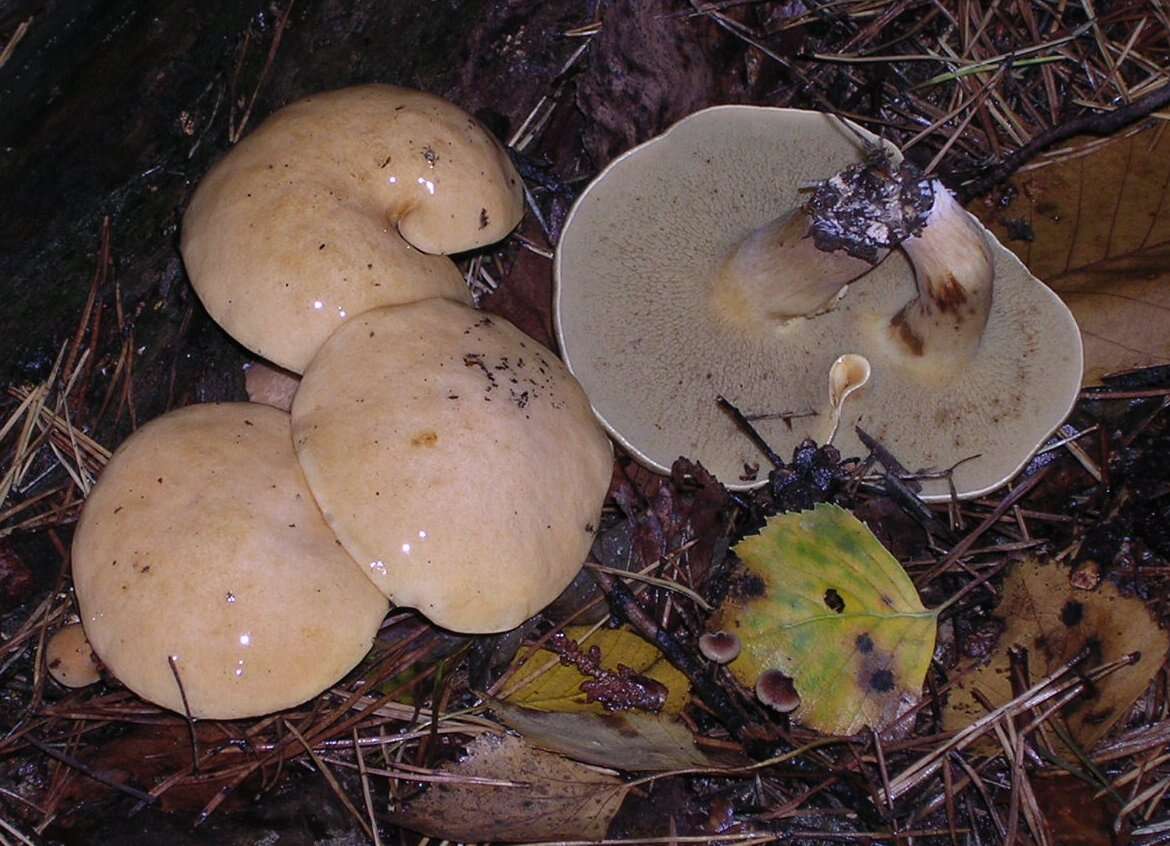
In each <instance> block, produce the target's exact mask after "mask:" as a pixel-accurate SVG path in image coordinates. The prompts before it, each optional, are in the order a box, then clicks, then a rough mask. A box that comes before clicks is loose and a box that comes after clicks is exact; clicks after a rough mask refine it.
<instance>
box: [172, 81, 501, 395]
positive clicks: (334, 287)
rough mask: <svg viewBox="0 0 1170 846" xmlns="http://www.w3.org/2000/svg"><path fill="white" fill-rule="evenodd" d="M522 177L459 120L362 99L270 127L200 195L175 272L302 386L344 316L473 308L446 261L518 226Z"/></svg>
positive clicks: (392, 101) (372, 90)
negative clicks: (396, 308)
mask: <svg viewBox="0 0 1170 846" xmlns="http://www.w3.org/2000/svg"><path fill="white" fill-rule="evenodd" d="M522 212H523V196H522V186H521V183H520V178H519V176H518V175H517V174H516V171H515V169H514V168H513V167H512V164H511V162H510V161H509V160H508V157H507V154H506V153H505V151H504V149H503V148H502V147H501V146H500V144H499V143H498V142H497V141H496V140H495V139H494V138H493V137H492V136H491V134H490V133H488V132H487V131H486V130H485V129H484V128H483V127H482V126H480V125H479V124H478V123H477V122H476V121H475V119H474V118H472V117H470V116H469V115H467V114H466V113H465V112H463V111H462V110H461V109H459V108H457V107H456V106H454V105H452V104H450V103H448V102H446V101H444V100H441V99H439V98H438V97H433V96H431V95H429V94H424V93H422V92H418V91H410V90H407V89H403V88H396V87H394V86H390V85H363V86H358V87H354V88H346V89H342V90H340V91H333V92H329V93H324V94H318V95H314V96H311V97H306V98H304V99H303V100H299V101H297V102H295V103H293V104H291V105H289V106H286V107H284V108H283V109H281V110H280V111H278V112H276V113H275V114H273V115H272V116H271V117H269V118H268V119H267V120H266V121H265V122H264V123H263V124H261V125H260V126H259V127H258V128H257V129H256V130H255V131H253V132H252V133H251V134H249V135H248V136H247V137H245V138H244V139H243V140H242V141H240V143H238V144H237V145H236V146H235V147H234V148H232V150H231V151H230V152H229V153H228V154H227V155H226V156H224V158H223V159H221V160H220V161H219V162H218V163H217V164H216V165H215V166H214V167H213V168H212V169H211V171H210V172H209V173H208V174H207V175H206V176H205V177H204V178H203V180H202V181H201V182H200V183H199V187H198V189H197V190H196V191H195V194H194V196H193V197H192V199H191V204H190V206H189V207H188V208H187V211H186V213H185V215H184V217H183V234H182V251H183V261H184V263H185V264H186V267H187V273H188V274H189V276H190V277H191V282H192V284H193V285H194V287H195V290H196V292H197V293H198V294H199V297H200V299H201V300H202V301H203V303H204V305H205V306H206V307H207V310H208V312H209V313H210V314H211V316H212V317H213V318H214V319H215V320H216V322H217V323H219V324H220V325H221V326H223V327H224V329H226V330H227V331H228V332H229V333H230V334H231V335H232V336H233V337H234V338H235V339H236V340H238V341H239V342H240V343H242V344H243V345H244V346H246V347H248V348H249V349H251V350H252V351H253V352H255V353H256V354H257V355H260V356H263V357H264V358H266V359H268V360H269V361H272V362H274V363H276V364H277V365H279V366H281V367H283V368H285V369H287V370H291V371H294V372H296V373H300V372H301V371H302V370H304V368H305V366H306V365H307V364H308V363H309V359H311V358H312V356H313V353H315V352H316V350H317V348H318V347H320V346H321V344H322V343H323V342H324V340H325V338H327V337H328V336H329V334H330V333H331V332H332V331H333V330H334V329H335V328H336V327H337V326H338V324H340V323H341V322H343V321H344V320H345V319H346V318H347V317H351V316H353V315H356V314H360V313H361V312H363V311H367V310H369V309H371V308H375V307H377V306H382V305H391V304H396V303H406V302H413V301H415V300H420V299H425V298H428V297H447V298H449V299H452V300H455V301H457V302H469V301H470V299H469V297H470V295H469V293H468V290H467V286H466V285H465V284H464V281H463V278H462V276H461V275H460V273H459V271H458V269H457V268H456V267H455V264H454V263H453V262H452V261H451V260H450V259H449V258H446V254H448V253H455V252H463V251H466V250H472V249H475V248H478V247H482V246H484V245H486V244H490V243H492V242H494V241H497V240H499V239H500V238H502V237H503V236H504V235H506V234H507V233H508V232H509V231H510V230H511V229H512V227H514V226H515V225H516V223H517V222H518V221H519V220H520V216H521V213H522Z"/></svg>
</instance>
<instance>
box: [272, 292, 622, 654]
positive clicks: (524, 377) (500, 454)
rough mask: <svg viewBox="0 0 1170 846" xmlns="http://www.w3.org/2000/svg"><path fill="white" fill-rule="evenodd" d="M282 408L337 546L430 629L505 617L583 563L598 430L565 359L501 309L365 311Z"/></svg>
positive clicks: (526, 609) (601, 459)
mask: <svg viewBox="0 0 1170 846" xmlns="http://www.w3.org/2000/svg"><path fill="white" fill-rule="evenodd" d="M292 419H293V436H294V443H295V446H296V451H297V455H298V457H299V458H300V461H301V466H302V467H304V470H305V476H306V478H307V479H308V483H309V487H310V488H311V489H312V492H313V495H314V496H315V497H316V499H317V502H318V503H319V504H320V506H321V510H322V511H323V512H324V514H325V519H326V520H327V521H328V522H329V525H330V526H332V528H333V530H334V531H335V532H336V533H337V537H338V538H339V539H340V540H341V543H342V545H343V546H344V547H345V549H346V550H348V552H349V553H350V555H352V556H353V558H354V559H355V560H356V561H357V562H358V564H359V565H360V566H361V567H362V569H363V570H364V571H365V573H366V575H367V576H368V577H369V578H370V579H371V580H372V582H373V584H375V585H377V587H378V588H379V589H380V590H381V591H382V592H383V593H384V594H385V595H386V596H387V597H389V598H390V599H391V600H392V601H393V602H394V603H396V604H398V605H405V606H410V607H413V608H417V609H418V610H419V611H421V612H422V613H423V614H424V615H426V616H427V617H428V618H430V619H431V620H432V621H433V622H435V623H437V624H439V625H440V626H444V627H446V628H448V629H452V630H455V631H460V632H496V631H504V630H506V629H510V628H513V627H515V626H517V625H519V624H520V623H521V622H523V621H524V620H526V619H528V618H529V617H531V616H533V615H534V614H536V613H537V612H538V611H540V610H541V609H542V608H543V607H544V606H545V605H547V604H548V603H549V602H551V601H552V600H553V599H555V598H556V596H557V595H558V594H559V593H560V592H561V591H562V590H563V589H564V587H565V586H566V585H568V584H569V582H570V581H572V579H573V577H574V575H576V573H577V571H578V570H580V568H581V566H582V564H583V563H584V561H585V558H586V556H587V554H588V552H589V547H590V544H591V542H592V540H593V535H594V532H595V530H596V527H597V525H598V519H599V517H600V513H601V505H602V501H603V500H604V498H605V493H606V490H607V488H608V485H609V480H610V473H611V469H612V462H613V453H612V449H611V446H610V443H609V440H608V439H607V438H606V436H605V433H604V432H603V431H602V429H601V427H600V426H599V425H598V424H597V421H596V420H595V419H594V418H593V415H592V412H591V411H590V407H589V401H588V400H587V399H586V397H585V394H584V393H583V392H582V391H581V388H580V386H579V385H578V384H577V382H576V380H575V379H573V377H572V376H571V375H570V374H569V372H568V371H567V370H566V369H565V367H564V365H563V364H562V363H561V362H560V361H559V360H558V359H557V358H556V356H555V355H553V354H552V353H551V352H550V351H549V350H547V349H545V348H544V347H543V346H542V345H540V344H539V343H537V342H536V341H534V340H532V339H531V338H529V337H528V336H526V335H525V334H524V333H522V332H521V331H520V330H519V329H516V328H515V327H514V326H512V325H511V324H510V323H508V322H507V321H506V320H504V319H502V318H499V317H496V316H492V315H487V314H483V313H482V312H477V311H475V310H473V309H470V308H468V307H466V306H463V305H460V304H458V303H454V302H451V301H448V300H442V299H432V300H426V301H423V302H419V303H413V304H410V305H403V306H394V307H388V308H380V309H375V310H373V311H369V312H366V313H365V314H363V315H360V316H358V317H356V318H354V319H352V320H350V321H349V322H347V323H346V324H345V325H343V326H342V327H340V328H339V329H338V330H337V331H336V332H335V333H334V334H333V335H332V337H330V338H329V340H328V341H327V342H326V343H325V345H324V346H323V347H322V348H321V351H320V352H319V353H318V354H317V356H316V357H315V358H314V359H313V361H312V363H311V364H310V365H309V367H308V369H307V370H306V371H305V376H304V380H303V381H302V382H301V387H300V389H299V390H298V391H297V395H296V399H295V400H294V402H293V409H292Z"/></svg>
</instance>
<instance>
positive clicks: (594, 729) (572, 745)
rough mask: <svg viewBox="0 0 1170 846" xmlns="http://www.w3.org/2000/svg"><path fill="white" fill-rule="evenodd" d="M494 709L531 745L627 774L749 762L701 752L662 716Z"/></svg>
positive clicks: (677, 725) (685, 733)
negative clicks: (626, 772)
mask: <svg viewBox="0 0 1170 846" xmlns="http://www.w3.org/2000/svg"><path fill="white" fill-rule="evenodd" d="M492 710H493V711H494V712H495V714H496V716H497V717H499V718H500V720H501V721H502V722H503V723H504V725H506V726H508V728H510V729H513V730H515V731H518V732H520V734H522V735H524V737H525V738H526V739H527V740H528V741H529V742H530V743H532V744H534V745H535V746H539V747H540V748H541V749H548V750H550V751H552V752H557V753H559V754H561V755H567V756H569V757H570V758H575V759H576V760H578V761H584V762H586V763H588V764H597V765H598V766H604V767H612V768H613V769H618V770H626V771H628V772H666V771H667V770H681V769H686V768H688V767H721V766H723V767H726V766H736V765H742V764H745V763H747V761H746V760H738V759H733V758H731V756H724V755H719V756H715V755H710V754H708V753H706V752H704V751H703V750H701V749H699V748H698V747H697V746H695V739H694V736H693V735H692V734H691V730H690V729H689V728H687V727H686V726H685V725H683V724H682V723H680V722H678V721H677V720H675V719H673V718H671V717H668V716H665V715H663V714H643V713H638V712H628V713H624V714H592V713H580V712H578V713H557V712H552V711H537V710H534V709H532V708H521V707H519V706H517V705H511V704H509V703H507V702H496V703H494V704H493V706H492Z"/></svg>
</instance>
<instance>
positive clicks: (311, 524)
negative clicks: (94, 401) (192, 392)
mask: <svg viewBox="0 0 1170 846" xmlns="http://www.w3.org/2000/svg"><path fill="white" fill-rule="evenodd" d="M73 579H74V587H75V590H76V593H77V602H78V605H79V607H80V610H81V619H82V623H83V624H84V626H85V633H86V635H87V636H88V638H89V641H90V643H91V644H92V646H93V649H94V652H95V653H96V654H97V655H98V657H99V658H100V659H101V661H102V663H103V664H104V665H105V666H106V668H107V669H108V670H109V671H110V672H111V673H112V674H113V675H114V676H115V677H116V678H117V679H118V680H119V681H121V682H122V683H123V684H125V685H126V686H127V687H128V688H130V689H131V690H133V691H134V692H135V693H137V694H138V695H139V696H141V697H142V698H144V699H147V700H149V701H151V702H154V703H156V704H158V705H161V706H163V707H165V708H169V709H171V710H173V711H177V712H179V713H184V712H186V711H187V709H188V708H189V712H190V714H191V716H193V717H201V718H212V719H234V718H240V717H251V716H257V715H260V714H267V713H270V712H273V711H278V710H280V709H283V708H288V707H291V706H294V705H298V704H300V703H301V702H304V701H305V700H307V699H309V698H311V697H313V696H315V695H316V694H318V693H319V692H321V691H322V690H324V689H325V688H327V687H328V686H330V685H331V684H334V683H335V682H336V681H338V680H339V679H340V678H341V677H342V676H344V675H345V674H346V673H347V672H349V670H350V669H352V668H353V667H354V666H355V665H356V664H357V663H358V662H359V661H360V660H361V659H362V658H363V657H364V656H365V654H366V653H367V652H368V651H369V648H370V646H371V644H372V643H373V639H374V636H375V635H376V633H377V631H378V627H379V625H380V624H381V621H382V619H383V617H384V616H385V613H386V610H387V607H388V606H387V602H386V600H385V598H384V597H383V596H382V595H381V594H380V593H379V592H378V591H377V590H375V589H374V588H373V587H372V586H371V585H370V583H369V580H368V579H366V578H365V577H364V576H363V575H362V574H361V572H360V571H359V570H358V568H357V567H356V566H355V565H354V562H353V560H352V559H351V558H350V557H349V556H348V555H347V554H346V553H345V550H343V549H342V548H341V546H340V545H339V544H338V542H337V539H336V538H335V537H334V535H333V533H332V532H331V531H330V530H329V527H328V526H327V525H326V524H325V521H324V519H323V518H322V516H321V512H320V510H319V509H318V508H317V505H316V503H315V502H314V500H313V496H312V494H311V493H310V492H309V489H308V487H307V486H306V485H305V480H304V475H303V474H302V472H301V469H300V466H299V465H298V464H297V460H296V456H295V454H294V452H293V448H292V438H291V436H290V432H289V416H288V415H287V414H285V413H284V412H281V411H278V410H276V409H274V408H270V407H268V406H263V405H256V404H252V403H225V404H206V405H195V406H189V407H186V408H182V409H179V410H177V411H173V412H170V413H168V414H166V415H163V416H162V417H160V418H157V419H156V420H153V421H151V422H150V423H147V424H146V425H145V426H143V427H142V428H140V429H139V430H138V431H137V432H135V433H134V434H133V435H131V436H130V438H129V439H127V440H126V441H125V443H123V444H122V446H120V447H119V448H118V450H117V451H116V452H115V453H114V456H113V458H111V460H110V462H109V464H108V465H107V466H106V468H105V470H104V471H103V472H102V475H101V476H100V478H99V479H98V482H97V484H96V485H95V486H94V488H93V490H92V491H91V492H90V495H89V497H88V498H87V499H86V502H85V507H84V508H83V510H82V514H81V519H80V521H79V523H78V526H77V532H76V534H75V535H74V540H73ZM184 694H185V696H186V704H184V696H183V695H184Z"/></svg>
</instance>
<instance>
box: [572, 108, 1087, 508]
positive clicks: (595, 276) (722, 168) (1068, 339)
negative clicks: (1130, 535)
mask: <svg viewBox="0 0 1170 846" xmlns="http://www.w3.org/2000/svg"><path fill="white" fill-rule="evenodd" d="M863 139H868V143H867V142H866V141H864V140H863ZM877 145H878V140H877V139H876V138H875V137H874V136H872V135H871V134H869V133H866V132H865V131H864V130H861V129H860V128H858V127H855V126H851V125H846V124H845V123H843V122H842V121H840V120H838V119H836V118H833V117H831V116H828V115H825V114H821V113H816V112H805V111H796V110H789V109H770V108H758V107H750V106H720V107H716V108H713V109H707V110H704V111H701V112H698V113H696V114H694V115H691V116H690V117H688V118H685V119H683V120H682V121H680V122H679V123H678V124H676V125H675V126H674V127H673V128H671V129H670V130H668V131H667V132H666V133H665V134H664V135H662V136H659V137H658V138H656V139H653V140H651V141H649V142H647V143H646V144H643V145H642V146H640V147H637V148H635V149H633V150H631V151H630V152H628V153H626V154H625V155H623V156H621V157H619V158H618V159H617V160H615V161H614V162H613V163H612V164H610V165H609V167H607V168H606V169H605V170H604V171H603V172H602V174H601V175H600V176H599V177H598V178H597V179H596V180H595V181H594V182H593V183H592V184H591V185H590V186H589V187H588V188H587V189H586V190H585V192H584V193H583V194H582V195H581V197H580V198H579V199H578V201H577V203H576V205H575V206H574V208H573V210H572V212H571V213H570V215H569V218H568V220H567V221H566V224H565V227H564V232H563V235H562V237H561V241H560V244H559V246H558V250H557V257H556V294H555V318H556V330H557V336H558V339H559V341H560V344H561V349H562V352H563V355H564V358H565V361H566V363H567V364H568V366H569V369H570V370H571V371H572V372H573V374H574V375H575V376H576V377H577V378H578V379H579V380H580V381H581V384H582V386H583V387H584V388H585V391H586V392H587V394H588V395H589V398H590V401H591V402H592V404H593V407H594V409H595V411H596V413H597V415H598V417H599V418H600V419H601V420H602V422H603V423H604V425H605V426H606V428H607V429H608V430H609V431H610V433H611V434H612V435H613V436H614V437H615V438H616V439H617V440H618V441H619V442H620V443H621V444H622V445H623V446H625V447H626V448H627V449H628V450H629V451H630V452H631V454H633V455H634V456H635V457H636V458H638V459H639V460H640V461H641V462H642V463H644V464H646V465H647V466H649V467H651V468H653V469H656V470H659V471H662V472H665V471H666V470H667V469H668V468H669V467H670V465H671V464H672V463H673V461H674V460H675V459H676V458H677V457H679V456H687V457H688V458H691V459H694V460H698V461H700V462H702V463H703V464H704V465H705V466H706V467H707V468H708V469H710V470H711V471H712V472H713V473H715V475H716V476H718V477H719V478H720V480H721V481H722V482H724V483H725V484H727V485H728V486H730V487H737V488H744V487H752V486H754V485H757V484H762V483H763V482H764V481H765V479H764V476H765V473H763V472H760V471H759V470H758V468H759V467H760V465H761V464H763V463H765V462H766V456H765V455H764V454H763V453H762V452H761V451H760V450H759V449H757V448H756V446H755V445H753V443H751V442H750V441H749V440H748V439H747V438H746V437H744V435H743V434H742V433H741V432H740V431H739V430H738V429H737V427H736V425H735V423H734V422H733V421H732V420H731V419H730V418H729V417H728V416H726V415H725V414H724V413H723V412H722V410H721V409H720V408H719V407H718V406H717V404H716V402H715V397H716V395H723V396H725V397H726V398H727V399H728V400H730V401H731V402H732V403H734V404H735V405H736V406H737V407H739V408H740V409H741V410H743V411H744V412H745V413H746V415H747V416H748V417H749V419H752V420H753V422H754V425H755V426H756V428H757V429H758V430H759V431H760V432H761V434H762V435H763V437H764V439H765V440H766V441H767V442H768V443H769V444H770V445H771V446H772V447H773V449H774V451H775V452H776V453H779V454H788V453H789V452H790V451H791V450H792V448H793V447H795V446H796V445H797V444H799V443H800V442H801V441H802V440H803V439H805V438H813V439H815V440H817V441H819V442H824V441H826V440H828V439H829V438H830V437H834V435H835V437H834V443H835V445H836V446H837V447H838V448H839V449H840V450H842V451H843V452H845V453H853V454H860V453H864V452H865V447H864V445H863V444H862V443H861V442H860V439H859V438H858V436H857V435H856V427H858V426H860V427H861V428H863V429H864V430H866V431H867V432H868V433H869V434H870V435H872V436H873V437H875V438H877V439H878V440H879V441H880V442H881V443H882V444H883V445H884V446H885V447H887V448H888V449H889V450H890V451H891V452H892V453H893V454H894V455H895V456H897V457H898V458H899V459H900V460H901V461H902V463H903V464H905V465H906V466H907V467H909V468H911V469H912V470H919V471H924V472H929V471H947V470H948V469H950V470H951V473H950V479H949V480H948V479H944V478H928V479H925V480H924V481H923V492H924V496H925V498H926V499H942V498H946V497H948V496H950V494H951V490H952V488H951V484H952V483H953V486H954V490H955V491H956V492H957V493H958V495H959V496H962V497H970V496H976V495H979V494H981V493H984V492H986V491H989V490H991V489H993V488H995V487H997V486H998V485H1000V484H1002V483H1003V482H1004V481H1006V480H1007V479H1009V478H1011V476H1012V475H1014V474H1015V473H1016V472H1017V471H1018V470H1019V469H1020V467H1022V466H1023V464H1024V463H1025V462H1026V461H1027V459H1028V458H1029V457H1030V456H1031V454H1032V453H1033V452H1034V451H1035V449H1036V448H1037V446H1039V445H1040V444H1041V443H1042V442H1043V440H1044V439H1045V438H1046V437H1047V436H1048V435H1049V434H1050V433H1051V432H1052V431H1053V429H1054V428H1055V427H1056V426H1057V425H1059V423H1060V422H1061V420H1063V418H1064V417H1065V415H1066V414H1067V413H1068V411H1069V410H1070V409H1071V407H1072V404H1073V402H1074V400H1075V398H1076V394H1077V391H1078V389H1079V386H1080V377H1081V340H1080V334H1079V332H1078V330H1077V327H1076V323H1075V322H1074V320H1073V318H1072V315H1071V313H1070V312H1069V310H1068V309H1067V308H1066V307H1065V306H1064V304H1063V303H1062V302H1061V301H1060V299H1059V298H1058V297H1057V296H1056V295H1055V294H1054V293H1053V292H1052V291H1051V290H1049V289H1048V288H1047V287H1046V286H1045V285H1044V284H1043V283H1041V282H1040V281H1039V280H1037V279H1036V278H1035V277H1033V276H1032V275H1031V274H1030V273H1028V271H1027V269H1026V268H1025V267H1024V266H1023V265H1022V264H1021V263H1020V262H1019V261H1018V260H1017V259H1016V258H1015V256H1013V255H1012V254H1011V252H1010V251H1008V250H1007V249H1006V248H1004V247H1003V246H1002V245H1000V244H999V243H998V242H997V241H996V240H995V239H994V237H993V236H992V235H991V234H990V233H988V232H987V231H986V230H985V229H984V228H983V227H982V225H980V224H979V223H978V221H976V220H975V219H974V218H973V217H971V216H970V215H969V214H968V213H967V212H966V211H964V210H963V209H962V208H961V207H960V206H958V204H957V203H955V202H954V200H953V198H952V197H951V196H950V194H949V193H948V192H947V191H946V189H945V188H943V187H942V186H941V185H940V184H938V183H937V182H933V181H929V180H922V179H920V178H917V177H912V176H911V175H910V172H909V170H908V169H905V168H900V167H898V166H897V164H898V161H899V156H898V155H897V152H896V151H894V150H892V149H890V148H888V147H887V148H886V151H885V153H884V154H882V155H878V156H875V154H874V148H875V147H877ZM867 165H868V167H866V166H867ZM883 169H885V170H887V171H888V173H886V174H884V175H883V174H882V170H883ZM807 185H815V186H818V190H817V191H816V192H815V193H814V194H813V195H812V199H811V200H810V199H809V198H808V197H807V196H802V195H801V193H800V190H801V187H802V186H807ZM898 246H900V247H901V249H892V248H893V247H898ZM846 247H847V248H849V249H848V251H846V249H845V248H846ZM826 248H827V249H828V250H830V251H826ZM834 250H835V251H834ZM883 259H884V260H883ZM874 263H877V266H876V267H873V268H872V269H869V268H871V266H872V265H873V264H874ZM862 274H864V275H862ZM858 277H860V278H858ZM854 279H856V281H852V280H854ZM851 281H852V284H849V283H850V282H851ZM846 286H847V287H846ZM842 356H847V358H845V359H843V360H842V359H841V357H842ZM826 384H828V385H829V387H830V390H829V392H826V390H825V386H826ZM846 389H847V393H846V392H843V391H845V390H846ZM826 394H828V395H826ZM846 396H848V402H845V397H846ZM952 468H953V469H952Z"/></svg>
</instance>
